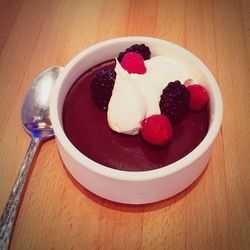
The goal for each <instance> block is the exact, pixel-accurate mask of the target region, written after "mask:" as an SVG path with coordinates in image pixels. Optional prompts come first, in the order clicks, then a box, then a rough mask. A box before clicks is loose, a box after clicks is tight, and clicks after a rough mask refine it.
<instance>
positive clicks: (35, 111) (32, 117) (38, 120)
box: [21, 66, 62, 140]
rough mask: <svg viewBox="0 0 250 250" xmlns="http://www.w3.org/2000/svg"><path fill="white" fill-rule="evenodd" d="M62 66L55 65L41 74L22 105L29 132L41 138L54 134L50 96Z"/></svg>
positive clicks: (24, 120)
mask: <svg viewBox="0 0 250 250" xmlns="http://www.w3.org/2000/svg"><path fill="white" fill-rule="evenodd" d="M61 69H62V68H61V67H58V66H55V67H51V68H49V69H47V70H46V71H44V72H43V73H42V74H40V75H39V76H38V77H37V79H36V80H35V81H34V83H33V85H32V87H31V89H30V90H29V92H28V93H27V95H26V98H25V101H24V103H23V107H22V113H21V116H22V123H23V126H24V128H25V130H26V132H27V133H28V134H30V135H31V136H32V137H35V138H40V139H41V140H44V139H49V138H51V137H53V136H54V131H53V129H52V125H51V121H50V113H49V105H50V96H51V92H52V88H53V85H54V82H55V80H56V79H57V77H58V75H59V73H60V71H61Z"/></svg>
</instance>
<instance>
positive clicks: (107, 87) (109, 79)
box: [90, 69, 116, 110]
mask: <svg viewBox="0 0 250 250" xmlns="http://www.w3.org/2000/svg"><path fill="white" fill-rule="evenodd" d="M115 78H116V73H115V71H114V70H112V69H102V70H98V71H97V72H96V74H95V76H94V77H93V79H92V81H91V85H90V88H91V95H92V99H93V102H94V103H95V105H96V106H97V107H98V108H100V109H103V110H107V108H108V104H109V100H110V97H111V95H112V91H113V88H114V83H115Z"/></svg>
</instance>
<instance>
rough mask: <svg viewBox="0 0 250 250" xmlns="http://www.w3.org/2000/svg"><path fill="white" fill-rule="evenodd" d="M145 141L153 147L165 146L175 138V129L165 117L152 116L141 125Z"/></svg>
mask: <svg viewBox="0 0 250 250" xmlns="http://www.w3.org/2000/svg"><path fill="white" fill-rule="evenodd" d="M141 134H142V137H143V139H144V140H145V141H146V142H148V143H150V144H153V145H164V144H166V143H168V142H169V141H170V140H171V139H172V137H173V129H172V126H171V124H170V122H169V120H168V118H167V117H166V116H165V115H152V116H150V117H148V118H146V119H144V120H143V121H142V123H141Z"/></svg>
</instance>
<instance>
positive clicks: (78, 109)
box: [63, 60, 209, 171]
mask: <svg viewBox="0 0 250 250" xmlns="http://www.w3.org/2000/svg"><path fill="white" fill-rule="evenodd" d="M114 67H115V62H114V60H111V61H108V62H104V63H102V64H99V65H97V66H95V67H93V68H91V69H90V70H88V71H87V72H85V73H83V74H82V75H81V76H80V77H79V78H78V79H77V81H76V82H75V83H74V84H73V86H72V87H71V89H70V91H69V92H68V94H67V96H66V99H65V102H64V106H63V127H64V131H65V133H66V135H67V137H68V139H69V140H70V141H71V142H72V144H73V145H74V146H75V147H76V148H77V149H78V150H79V151H80V152H82V153H83V154H84V155H85V156H87V157H88V158H90V159H92V160H94V161H96V162H98V163H100V164H103V165H105V166H107V167H110V168H114V169H119V170H126V171H146V170H152V169H156V168H160V167H162V166H166V165H168V164H171V163H173V162H175V161H177V160H179V159H180V158H182V157H184V156H185V155H187V154H188V153H190V152H191V151H192V150H193V149H194V148H196V147H197V146H198V145H199V144H200V142H201V141H202V140H203V138H204V137H205V136H206V134H207V131H208V125H209V112H208V110H207V108H204V109H202V110H201V111H199V112H191V111H189V112H188V114H187V115H186V117H185V119H184V120H183V121H181V122H180V123H178V124H177V125H175V126H174V127H173V138H172V140H171V141H170V142H169V143H168V144H167V145H164V146H154V145H150V144H148V143H146V142H145V141H144V140H143V138H142V136H141V135H140V134H139V135H136V136H132V135H124V134H120V133H116V132H114V131H113V130H111V129H110V127H109V125H108V122H107V112H106V111H103V110H101V109H99V108H97V107H96V106H95V104H94V103H93V101H92V97H91V90H90V84H91V80H92V78H93V77H94V75H95V72H96V71H97V70H100V69H114ZM166 84H167V83H166ZM128 101H129V100H128Z"/></svg>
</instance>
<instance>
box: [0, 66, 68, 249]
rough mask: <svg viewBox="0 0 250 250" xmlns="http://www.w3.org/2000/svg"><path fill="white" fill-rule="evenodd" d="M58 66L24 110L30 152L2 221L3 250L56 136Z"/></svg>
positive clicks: (36, 85)
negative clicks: (53, 102) (39, 159)
mask: <svg viewBox="0 0 250 250" xmlns="http://www.w3.org/2000/svg"><path fill="white" fill-rule="evenodd" d="M62 69H63V68H62V67H59V66H55V67H51V68H49V69H47V70H45V71H44V72H43V73H41V74H40V75H39V76H38V77H37V78H36V79H35V80H34V82H33V84H32V87H31V89H30V90H29V92H28V93H27V95H26V98H25V100H24V103H23V107H22V123H23V126H24V128H25V130H26V131H27V133H28V134H29V135H30V136H31V138H32V140H31V142H30V145H29V148H28V151H27V153H26V156H25V158H24V161H23V163H22V166H21V169H20V171H19V174H18V177H17V180H16V182H15V184H14V187H13V189H12V192H11V194H10V196H9V199H8V201H7V204H6V206H5V209H4V211H3V214H2V217H1V220H0V250H2V249H8V247H9V243H10V239H11V236H12V231H13V227H14V223H15V219H16V216H17V213H18V209H19V206H20V201H21V197H22V193H23V188H24V186H25V182H26V179H27V178H26V177H27V176H28V173H29V169H30V166H31V163H32V160H33V158H34V155H35V153H36V150H37V148H38V146H39V144H40V142H42V141H45V140H47V139H50V138H52V137H53V136H54V132H53V128H52V125H51V121H50V115H49V104H50V96H51V92H52V87H53V85H54V83H55V81H56V79H57V77H58V76H59V74H60V71H61V70H62Z"/></svg>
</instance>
